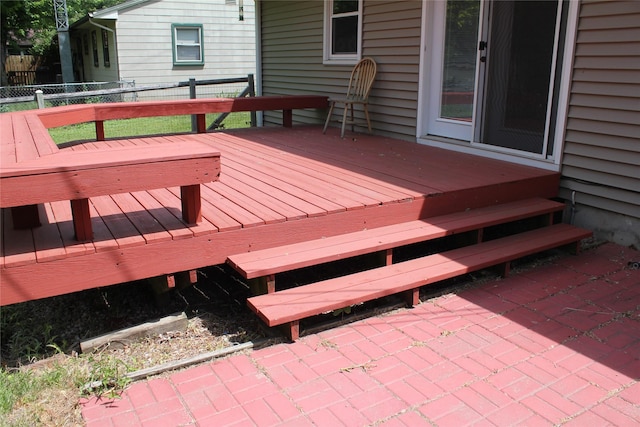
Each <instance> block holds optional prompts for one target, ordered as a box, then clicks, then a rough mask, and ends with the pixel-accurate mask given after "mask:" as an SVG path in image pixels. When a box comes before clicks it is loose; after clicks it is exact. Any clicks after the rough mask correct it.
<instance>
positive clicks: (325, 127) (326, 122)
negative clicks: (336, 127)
mask: <svg viewBox="0 0 640 427" xmlns="http://www.w3.org/2000/svg"><path fill="white" fill-rule="evenodd" d="M335 105H336V103H335V102H333V101H332V102H331V106H330V107H329V114H327V120H325V122H324V129H322V133H326V132H327V126H329V121H330V120H331V114H333V107H334V106H335Z"/></svg>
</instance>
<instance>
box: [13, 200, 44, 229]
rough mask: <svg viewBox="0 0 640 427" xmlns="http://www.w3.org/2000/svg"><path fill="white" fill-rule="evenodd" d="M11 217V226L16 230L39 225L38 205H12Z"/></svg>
mask: <svg viewBox="0 0 640 427" xmlns="http://www.w3.org/2000/svg"><path fill="white" fill-rule="evenodd" d="M11 217H12V218H13V228H14V229H17V230H22V229H26V228H33V227H40V225H41V224H40V214H39V213H38V205H27V206H15V207H12V208H11Z"/></svg>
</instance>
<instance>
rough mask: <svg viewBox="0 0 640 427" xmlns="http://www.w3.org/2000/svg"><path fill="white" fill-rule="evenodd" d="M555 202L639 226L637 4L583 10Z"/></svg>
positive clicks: (588, 4) (587, 4) (596, 4)
mask: <svg viewBox="0 0 640 427" xmlns="http://www.w3.org/2000/svg"><path fill="white" fill-rule="evenodd" d="M562 176H563V179H562V182H561V190H560V195H561V196H562V197H564V198H566V199H568V200H571V199H572V195H573V194H574V191H575V200H576V203H578V204H582V205H586V206H590V207H592V208H597V209H603V210H606V211H611V212H615V213H618V214H623V215H626V216H630V217H634V218H640V2H639V1H584V2H583V3H582V4H581V9H580V17H579V22H578V34H577V41H576V55H575V64H574V70H573V82H572V87H571V96H570V107H569V113H568V123H567V130H566V137H565V149H564V157H563V164H562Z"/></svg>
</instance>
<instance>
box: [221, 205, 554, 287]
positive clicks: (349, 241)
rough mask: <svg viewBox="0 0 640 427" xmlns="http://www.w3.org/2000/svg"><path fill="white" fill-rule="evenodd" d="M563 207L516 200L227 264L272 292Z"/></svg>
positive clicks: (238, 258)
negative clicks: (287, 278)
mask: <svg viewBox="0 0 640 427" xmlns="http://www.w3.org/2000/svg"><path fill="white" fill-rule="evenodd" d="M562 209H564V204H562V203H558V202H554V201H551V200H547V199H541V198H535V199H527V200H519V201H515V202H511V203H505V204H501V205H495V206H488V207H484V208H478V209H472V210H468V211H465V212H458V213H454V214H449V215H443V216H438V217H433V218H427V219H425V220H416V221H410V222H405V223H401V224H394V225H390V226H386V227H380V228H374V229H369V230H363V231H358V232H354V233H349V234H343V235H339V236H333V237H328V238H324V239H318V240H312V241H307V242H301V243H296V244H292V245H286V246H279V247H275V248H269V249H264V250H258V251H253V252H246V253H241V254H236V255H232V256H230V257H229V258H228V259H227V263H228V264H229V265H231V266H232V267H233V268H234V269H235V270H236V271H238V272H239V273H240V274H241V275H242V276H243V277H244V278H245V279H249V280H250V281H252V284H253V286H252V287H253V288H255V289H258V290H260V292H257V293H265V292H267V293H272V292H275V291H276V289H275V275H276V274H278V273H283V272H286V271H291V270H295V269H298V268H303V267H309V266H312V265H317V264H322V263H327V262H331V261H336V260H339V259H344V258H350V257H355V256H359V255H364V254H369V253H374V252H381V251H385V252H386V253H385V254H384V255H385V259H386V264H391V262H392V259H391V258H392V250H393V248H397V247H400V246H405V245H410V244H413V243H418V242H424V241H427V240H432V239H437V238H440V237H445V236H451V235H454V234H461V233H465V232H469V231H477V232H478V235H477V236H476V241H477V242H480V241H482V231H483V229H484V228H486V227H491V226H494V225H497V224H504V223H507V222H512V221H517V220H521V219H525V218H531V217H536V216H544V217H545V218H544V222H545V225H550V224H551V223H552V222H553V215H554V214H555V213H556V212H559V211H561V210H562Z"/></svg>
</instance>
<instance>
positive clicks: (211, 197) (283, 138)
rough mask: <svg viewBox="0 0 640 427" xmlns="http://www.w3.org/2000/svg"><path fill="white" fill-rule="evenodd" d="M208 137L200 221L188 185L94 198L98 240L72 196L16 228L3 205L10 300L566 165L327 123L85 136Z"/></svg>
mask: <svg viewBox="0 0 640 427" xmlns="http://www.w3.org/2000/svg"><path fill="white" fill-rule="evenodd" d="M185 139H187V140H196V141H201V142H205V143H207V144H209V145H211V146H212V147H214V148H215V149H216V150H218V151H220V153H221V175H220V179H219V181H217V182H212V183H209V184H204V185H202V218H203V220H202V222H200V223H199V224H198V225H196V226H187V225H185V223H184V222H183V221H182V219H181V204H180V189H179V188H177V187H176V188H169V189H159V190H151V191H140V192H135V193H126V194H118V195H113V196H101V197H94V198H91V199H90V208H91V216H92V226H93V230H94V239H93V241H91V242H86V243H79V242H77V241H75V240H74V237H73V224H72V221H71V210H70V207H69V203H68V202H53V203H47V204H45V205H43V206H41V220H42V223H43V225H42V226H41V227H38V228H34V229H32V230H14V229H13V227H12V219H11V214H10V211H9V210H7V209H3V210H2V223H3V224H2V254H1V255H2V258H1V263H2V293H1V294H0V302H1V304H2V305H5V304H12V303H15V302H20V301H26V300H30V299H37V298H43V297H48V296H53V295H58V294H63V293H69V292H74V291H79V290H84V289H89V288H95V287H100V286H108V285H112V284H116V283H123V282H127V281H131V280H138V279H143V278H148V277H154V276H159V275H163V274H171V273H176V272H180V271H187V270H193V269H197V268H201V267H205V266H210V265H215V264H221V263H223V262H225V260H226V258H227V256H229V255H232V254H236V253H240V252H246V251H250V250H255V249H261V248H266V247H271V246H276V245H282V244H288V243H294V242H298V241H302V240H308V239H314V238H320V237H322V236H329V235H335V234H340V233H345V232H351V231H356V230H361V229H364V228H371V227H376V226H382V225H389V224H392V223H398V222H402V221H408V220H414V219H418V218H424V217H429V216H434V215H442V214H446V213H450V212H455V211H460V210H465V209H468V208H474V207H480V206H486V205H491V204H497V203H502V202H507V201H513V200H518V199H523V198H529V197H534V196H539V197H554V196H555V195H556V194H557V189H558V180H559V174H558V173H553V172H549V171H545V170H541V169H536V168H532V167H526V166H519V165H515V164H511V163H506V162H501V161H497V160H491V159H484V158H480V157H477V156H471V155H466V154H461V153H455V152H451V151H446V150H441V149H436V148H430V147H425V146H421V145H418V144H415V143H409V142H404V141H399V140H393V139H389V138H383V137H379V136H370V135H360V134H358V135H356V137H355V138H351V139H350V138H346V139H341V138H340V137H339V130H337V129H330V130H329V131H328V132H327V134H326V135H323V134H322V132H321V128H320V127H296V128H293V129H290V128H260V129H246V130H241V131H228V132H220V133H209V134H189V135H173V136H161V137H149V138H136V139H126V140H110V141H102V142H95V143H87V144H82V145H77V146H74V147H69V148H66V149H68V150H91V149H92V148H95V147H99V146H101V145H104V144H107V145H132V144H133V145H140V144H170V143H171V142H174V141H177V140H185Z"/></svg>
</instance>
